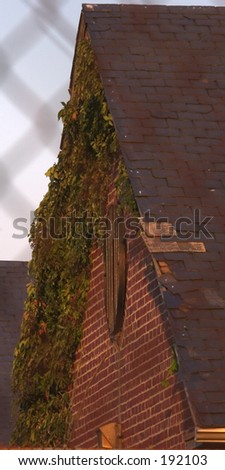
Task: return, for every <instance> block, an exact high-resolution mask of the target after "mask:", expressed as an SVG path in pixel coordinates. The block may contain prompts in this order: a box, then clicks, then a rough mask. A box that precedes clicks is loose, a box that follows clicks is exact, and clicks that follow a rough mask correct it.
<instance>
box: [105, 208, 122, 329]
mask: <svg viewBox="0 0 225 470" xmlns="http://www.w3.org/2000/svg"><path fill="white" fill-rule="evenodd" d="M107 222H108V230H107V238H106V239H105V241H104V259H105V304H106V314H107V320H108V325H109V331H110V335H111V336H113V335H115V334H116V333H118V332H119V331H120V330H121V328H122V325H123V319H124V308H125V294H126V239H125V237H124V235H125V224H124V218H123V217H118V216H117V214H116V205H112V206H110V208H109V211H108V214H107Z"/></svg>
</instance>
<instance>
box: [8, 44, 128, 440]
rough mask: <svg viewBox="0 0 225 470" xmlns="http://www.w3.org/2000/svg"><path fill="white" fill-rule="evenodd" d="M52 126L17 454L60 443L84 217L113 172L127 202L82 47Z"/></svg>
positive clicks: (85, 238) (86, 270)
mask: <svg viewBox="0 0 225 470" xmlns="http://www.w3.org/2000/svg"><path fill="white" fill-rule="evenodd" d="M59 118H60V119H62V121H63V126H64V130H63V138H62V149H61V151H60V153H59V156H58V160H57V163H56V164H54V165H53V166H52V167H51V168H50V169H49V170H48V172H47V176H48V177H49V178H50V183H49V189H48V192H47V194H46V195H45V196H44V198H43V200H42V202H41V203H40V206H39V207H38V209H37V210H36V213H35V219H34V222H33V224H32V226H31V232H30V243H31V246H32V249H33V254H32V261H31V263H30V268H29V269H30V277H31V282H30V284H29V285H28V288H27V300H26V304H25V313H24V316H23V321H22V329H21V337H20V341H19V344H18V346H17V348H16V351H15V359H14V367H13V388H14V391H15V395H16V404H15V405H16V417H17V419H16V425H15V429H14V433H13V443H14V444H17V445H20V446H31V447H36V446H39V447H45V448H46V447H53V448H54V447H58V446H60V447H62V446H63V445H64V444H65V443H66V440H67V430H68V410H69V387H70V385H71V382H72V364H73V360H74V354H75V351H76V348H77V345H78V344H79V341H80V338H81V332H82V318H83V314H84V311H85V302H86V297H87V292H88V287H89V274H90V269H91V257H90V250H91V247H92V244H93V237H91V236H90V227H89V218H90V214H91V215H94V217H98V216H102V215H104V213H105V206H106V200H107V189H108V186H109V183H110V181H112V175H114V174H115V171H116V170H117V171H118V180H117V190H118V193H119V196H120V197H121V199H122V195H124V198H125V201H128V200H131V194H130V192H129V190H127V185H128V183H127V182H128V179H127V176H126V174H125V171H124V168H123V166H121V164H120V166H118V164H119V157H118V155H119V148H118V142H117V139H116V134H115V129H114V126H113V121H112V117H111V115H110V113H109V110H108V106H107V103H106V100H105V96H104V90H103V87H102V84H101V80H100V77H99V73H98V69H97V66H96V62H95V58H94V54H93V51H92V48H91V46H90V43H89V41H88V40H84V41H81V42H80V43H79V45H78V50H77V57H76V81H75V85H74V90H73V93H72V98H71V100H70V101H69V102H68V103H67V104H66V103H63V108H62V110H61V111H60V112H59ZM118 168H119V170H118ZM120 180H121V181H120ZM77 221H79V223H77Z"/></svg>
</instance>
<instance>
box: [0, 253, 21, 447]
mask: <svg viewBox="0 0 225 470" xmlns="http://www.w3.org/2000/svg"><path fill="white" fill-rule="evenodd" d="M26 283H27V263H26V262H21V261H0V443H1V444H4V445H7V444H8V443H9V440H10V435H11V428H12V394H11V371H12V362H13V353H14V348H15V346H16V344H17V342H18V339H19V336H20V325H21V320H22V314H23V307H24V301H25V298H26Z"/></svg>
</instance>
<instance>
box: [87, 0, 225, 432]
mask: <svg viewBox="0 0 225 470" xmlns="http://www.w3.org/2000/svg"><path fill="white" fill-rule="evenodd" d="M83 18H84V23H85V24H86V25H87V31H88V33H89V35H90V38H91V42H92V45H93V48H94V51H95V53H96V58H97V62H98V65H99V70H100V73H101V77H102V80H103V84H104V88H105V93H106V97H107V101H108V104H109V107H110V110H111V113H112V116H113V119H114V123H115V127H116V130H117V134H118V138H119V141H120V146H121V150H122V154H123V156H124V159H125V163H126V166H127V169H128V174H129V177H130V180H131V184H132V187H133V190H134V193H135V196H136V200H137V203H138V206H139V208H140V211H141V214H144V212H145V211H147V210H149V209H150V211H151V215H153V216H154V217H155V218H156V219H158V218H159V217H162V216H164V217H166V218H167V220H168V222H169V223H171V224H173V225H174V224H175V221H176V220H177V219H178V218H179V217H181V216H182V217H188V218H189V219H190V220H188V219H186V221H183V222H184V223H183V224H182V225H181V229H182V231H184V229H185V231H187V230H188V231H189V232H190V234H192V239H193V234H194V233H195V239H196V238H197V241H199V240H201V241H202V242H203V243H204V247H205V250H206V251H205V252H201V253H198V252H195V251H193V252H192V251H191V252H182V251H176V252H169V253H168V252H164V253H158V254H154V256H155V258H156V259H157V260H158V264H159V267H161V273H160V276H159V281H160V282H161V284H162V286H163V289H164V296H165V300H166V302H167V306H168V309H169V310H170V312H171V321H172V323H173V328H174V333H175V338H176V344H177V347H178V350H179V357H180V360H181V370H182V372H183V380H184V383H185V385H186V390H187V393H188V397H189V401H190V404H191V408H192V410H193V415H194V419H195V423H196V426H198V427H205V428H209V427H213V428H217V427H219V428H220V427H225V226H224V215H225V204H224V196H225V134H224V131H225V9H224V8H214V7H166V6H153V5H149V6H146V5H141V6H140V5H138V6H137V5H136V6H134V5H96V6H94V5H85V6H84V7H83ZM196 209H197V213H198V214H199V215H195V216H194V211H196ZM198 211H200V212H198ZM197 213H196V214H197ZM204 217H212V219H211V221H210V223H208V225H207V229H208V230H209V231H210V233H211V234H212V238H208V239H207V238H206V237H205V235H204V234H203V233H202V232H201V231H200V232H199V228H201V227H200V225H199V224H200V223H201V221H202V220H203V218H204ZM194 218H195V221H194ZM177 228H178V229H179V226H178V227H177ZM188 235H189V234H188ZM187 241H188V242H189V239H188V240H187ZM181 245H182V243H181ZM181 245H180V246H181ZM166 251H167V250H166Z"/></svg>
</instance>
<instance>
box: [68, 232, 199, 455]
mask: <svg viewBox="0 0 225 470" xmlns="http://www.w3.org/2000/svg"><path fill="white" fill-rule="evenodd" d="M166 315H167V314H166V311H165V309H164V304H163V300H162V297H161V293H160V289H159V287H158V284H157V281H156V277H155V272H154V270H153V268H152V263H151V257H150V255H149V253H148V251H147V249H146V247H145V245H144V243H143V241H142V240H132V241H129V246H128V280H127V295H126V311H125V319H124V325H123V330H122V334H121V337H120V341H119V344H118V343H116V342H112V341H111V340H110V338H109V332H108V326H107V319H106V313H105V308H104V265H103V256H102V250H101V248H98V249H96V250H94V252H93V269H92V275H91V285H90V292H89V299H88V306H87V311H86V315H85V318H84V322H83V339H82V341H81V344H80V347H79V349H78V351H77V355H76V360H75V365H74V387H73V390H72V417H71V438H70V444H71V446H73V447H75V448H79V447H80V448H89V449H94V448H97V445H98V444H97V434H96V430H97V429H98V428H99V427H100V426H101V425H103V424H106V423H109V422H112V421H114V422H118V423H121V425H122V448H125V449H131V448H133V449H134V448H136V449H151V448H153V449H185V448H186V444H185V438H186V437H187V435H188V434H190V431H193V423H192V419H191V416H190V411H189V407H188V404H187V401H186V397H185V393H184V390H183V387H182V384H181V383H179V382H178V378H177V377H176V376H171V377H170V378H169V382H170V385H169V386H167V387H166V388H165V386H163V381H164V380H165V379H166V378H167V377H168V368H169V367H170V365H171V360H172V354H171V340H172V337H171V332H170V327H169V324H168V321H167V317H166Z"/></svg>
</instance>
